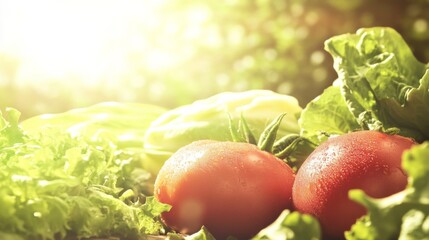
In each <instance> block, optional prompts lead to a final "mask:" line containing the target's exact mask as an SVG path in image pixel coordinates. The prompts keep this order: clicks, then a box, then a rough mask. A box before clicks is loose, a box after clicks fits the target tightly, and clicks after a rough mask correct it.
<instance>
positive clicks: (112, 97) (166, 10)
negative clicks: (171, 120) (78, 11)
mask: <svg viewBox="0 0 429 240" xmlns="http://www.w3.org/2000/svg"><path fill="white" fill-rule="evenodd" d="M428 13H429V1H428V0H414V1H412V0H378V1H371V0H349V1H341V0H274V1H268V0H255V1H245V0H225V1H218V0H206V1H186V0H172V1H168V2H167V3H166V4H164V6H163V8H162V17H160V18H159V19H153V23H151V24H153V27H152V28H150V29H149V30H145V31H141V33H139V31H138V29H139V24H147V23H138V22H136V24H135V26H134V28H135V29H137V30H136V34H137V35H139V36H135V38H136V39H142V41H143V40H144V41H146V42H149V43H150V44H151V45H150V46H152V48H153V51H155V52H156V51H158V54H155V55H153V56H154V57H152V58H150V56H149V57H148V54H147V49H146V50H145V49H143V50H136V49H135V48H131V47H127V46H128V45H129V44H127V41H126V40H125V42H122V43H120V45H117V46H113V47H117V48H118V49H122V50H123V51H125V54H123V60H122V61H123V62H124V64H125V65H126V66H128V68H127V69H126V74H125V75H124V74H123V75H120V76H114V75H112V76H111V75H108V73H107V74H106V75H107V76H100V78H105V79H102V80H101V81H100V83H101V84H98V85H89V86H87V85H85V80H84V79H83V80H82V79H76V76H68V77H67V78H66V79H59V80H61V81H56V80H57V79H49V81H46V82H44V83H42V84H39V83H38V84H28V85H23V84H19V83H17V81H16V77H17V73H18V72H19V69H20V62H19V60H16V59H14V58H13V57H8V56H4V55H1V56H0V107H1V108H2V109H3V108H4V107H5V106H13V107H15V108H18V109H19V110H20V111H21V112H23V114H24V118H25V117H28V116H32V115H36V114H40V113H44V112H59V111H64V110H66V109H70V108H74V107H80V106H86V105H89V104H93V103H97V102H101V101H132V102H144V103H153V104H158V105H161V106H164V107H176V106H178V105H182V104H186V103H190V102H192V101H194V100H196V99H201V98H206V97H208V96H211V95H213V94H215V93H219V92H223V91H241V90H248V89H258V88H264V89H271V90H274V91H277V92H279V93H284V94H290V95H293V96H295V97H297V98H298V100H299V101H300V104H301V105H302V106H304V105H305V104H306V103H307V102H308V101H310V100H311V99H313V98H314V97H316V96H317V95H319V94H320V93H321V92H322V91H323V89H325V88H326V87H327V86H329V85H330V84H331V83H332V81H333V80H335V78H336V73H335V72H334V70H333V68H332V59H331V57H330V56H329V55H328V54H327V53H326V52H325V51H324V50H323V44H324V41H325V40H326V39H328V38H330V37H331V36H334V35H338V34H343V33H348V32H355V31H356V30H357V29H358V28H361V27H372V26H389V27H393V28H395V29H396V30H397V31H398V32H399V33H401V35H402V36H403V37H404V38H405V40H406V41H407V42H408V44H409V45H410V46H411V48H412V49H413V51H414V53H415V55H416V57H417V58H418V59H419V60H420V61H422V62H429V14H428ZM148 36H150V38H149V37H148ZM134 41H135V40H134ZM149 55H150V54H149ZM82 56H83V57H84V53H82ZM148 61H149V63H148ZM149 65H150V67H148V66H149ZM104 80H106V81H104ZM30 81H31V80H30ZM79 83H80V84H79Z"/></svg>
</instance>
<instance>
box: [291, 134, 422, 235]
mask: <svg viewBox="0 0 429 240" xmlns="http://www.w3.org/2000/svg"><path fill="white" fill-rule="evenodd" d="M413 144H415V143H414V142H413V141H412V140H411V139H408V138H405V137H401V136H398V135H387V134H384V133H380V132H376V131H359V132H353V133H349V134H345V135H341V136H337V137H333V138H330V139H329V140H327V141H326V142H324V143H322V144H321V145H320V146H319V147H318V148H316V149H315V150H314V152H313V153H312V154H311V155H310V156H309V157H308V158H307V159H306V160H305V162H304V164H303V165H302V166H301V168H300V169H299V170H298V173H297V174H296V180H295V183H294V186H293V201H294V206H295V208H296V210H298V211H300V212H303V213H309V214H312V215H314V216H315V217H316V218H318V219H319V221H320V223H321V226H322V229H323V232H324V235H325V236H326V237H327V238H328V239H334V238H344V231H346V230H348V229H350V227H351V225H352V224H353V223H354V222H355V221H356V219H357V218H359V217H361V216H363V215H364V214H365V208H364V207H362V206H361V205H359V204H358V203H355V202H353V201H352V200H350V199H349V198H348V192H349V190H351V189H362V190H364V191H365V192H366V193H367V194H368V195H369V196H371V197H375V198H381V197H387V196H389V195H392V194H394V193H396V192H399V191H401V190H403V189H404V188H405V187H406V184H407V177H406V175H405V173H404V172H403V171H402V168H401V156H402V153H403V151H404V150H405V149H408V148H410V147H411V146H412V145H413Z"/></svg>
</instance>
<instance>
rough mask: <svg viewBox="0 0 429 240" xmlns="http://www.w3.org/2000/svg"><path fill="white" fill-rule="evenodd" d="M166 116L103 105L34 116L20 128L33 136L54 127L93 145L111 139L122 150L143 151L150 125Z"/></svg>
mask: <svg viewBox="0 0 429 240" xmlns="http://www.w3.org/2000/svg"><path fill="white" fill-rule="evenodd" d="M164 112H166V109H164V108H162V107H158V106H155V105H150V104H140V103H118V102H104V103H99V104H95V105H93V106H89V107H84V108H76V109H72V110H70V111H67V112H64V113H57V114H42V115H39V116H35V117H32V118H30V119H27V120H25V121H23V122H22V123H21V126H22V127H23V128H24V129H25V130H26V131H27V132H29V133H30V134H35V133H36V134H37V133H40V132H43V131H44V130H45V129H46V128H47V127H54V128H61V129H64V130H65V131H67V132H69V133H70V134H71V135H72V136H78V137H83V138H85V139H86V140H87V141H91V142H96V141H98V140H99V139H100V138H102V139H103V138H108V139H109V140H110V141H111V142H112V143H114V144H116V145H117V146H118V147H119V148H129V147H138V148H141V147H142V146H143V138H144V135H145V133H146V130H147V129H148V127H149V125H150V124H151V123H152V121H154V120H155V119H156V118H158V116H160V115H161V114H162V113H164ZM101 141H102V140H101Z"/></svg>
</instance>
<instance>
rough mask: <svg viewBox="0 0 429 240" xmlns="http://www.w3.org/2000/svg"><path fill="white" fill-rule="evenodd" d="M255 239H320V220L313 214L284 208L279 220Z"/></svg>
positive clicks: (254, 238) (254, 239)
mask: <svg viewBox="0 0 429 240" xmlns="http://www.w3.org/2000/svg"><path fill="white" fill-rule="evenodd" d="M252 239H253V240H269V239H273V240H274V239H284V240H295V239H296V240H319V239H321V230H320V225H319V222H318V221H317V220H316V219H315V218H314V217H312V216H310V215H307V214H301V213H299V212H291V211H290V210H284V211H283V212H282V213H281V214H280V216H279V217H278V218H277V220H276V221H275V222H274V223H272V224H271V225H270V226H268V227H266V228H264V229H263V230H261V231H260V232H259V233H258V234H257V235H256V236H255V237H253V238H252Z"/></svg>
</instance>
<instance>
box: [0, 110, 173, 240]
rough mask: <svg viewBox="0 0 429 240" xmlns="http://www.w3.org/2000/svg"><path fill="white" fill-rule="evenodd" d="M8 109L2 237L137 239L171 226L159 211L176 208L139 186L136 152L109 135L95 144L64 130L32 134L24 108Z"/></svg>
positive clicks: (1, 127) (1, 120)
mask: <svg viewBox="0 0 429 240" xmlns="http://www.w3.org/2000/svg"><path fill="white" fill-rule="evenodd" d="M6 113H7V115H8V116H9V117H8V120H6V119H5V117H3V116H1V115H0V206H1V209H2V211H0V236H1V237H2V238H6V239H14V240H15V239H16V240H18V239H63V238H65V237H66V236H68V237H69V236H75V237H76V238H86V237H94V236H95V237H110V236H118V237H123V238H129V239H137V237H138V236H139V235H142V234H158V233H162V232H163V231H164V230H163V225H162V224H161V223H160V222H159V221H158V216H159V214H160V213H161V212H163V211H166V210H168V209H169V206H167V205H164V204H161V203H159V202H157V201H156V200H155V199H153V197H146V196H144V195H143V193H142V192H143V191H141V189H139V188H138V187H135V186H134V184H133V183H134V182H137V181H138V180H137V179H130V178H131V176H136V177H138V175H136V174H133V171H134V170H135V166H133V163H132V159H133V157H132V155H130V154H129V153H127V152H126V151H121V150H120V149H119V148H117V147H116V146H115V145H114V144H112V143H111V142H109V141H107V140H106V139H104V140H103V141H101V140H100V141H99V142H98V143H97V144H94V143H91V144H90V143H88V142H86V141H84V140H83V139H81V138H75V137H72V136H71V135H70V134H68V133H66V132H65V131H62V129H60V128H46V129H45V130H44V131H43V132H42V133H40V134H31V135H30V134H28V133H26V132H24V131H23V130H22V129H21V127H20V125H19V124H18V120H19V115H20V113H19V112H18V111H17V110H15V109H7V111H6ZM140 177H141V176H140ZM133 186H134V187H133ZM143 202H144V204H143Z"/></svg>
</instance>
